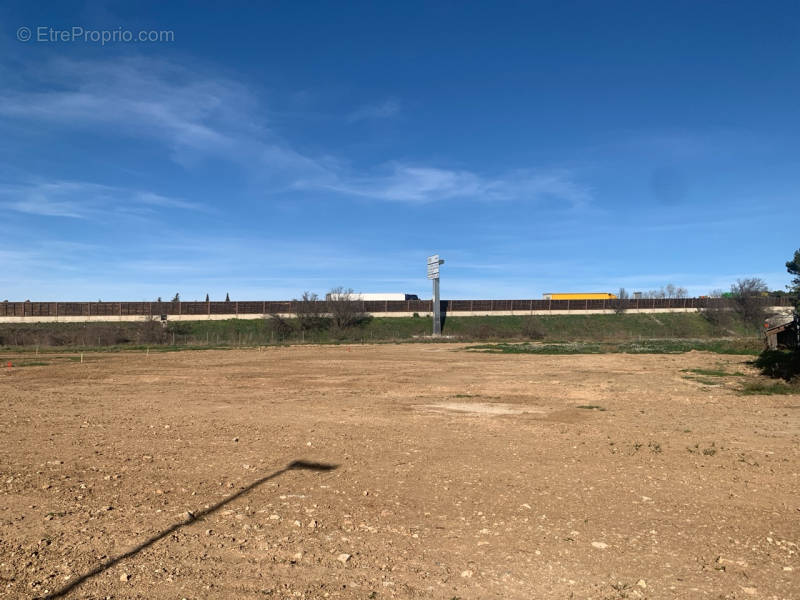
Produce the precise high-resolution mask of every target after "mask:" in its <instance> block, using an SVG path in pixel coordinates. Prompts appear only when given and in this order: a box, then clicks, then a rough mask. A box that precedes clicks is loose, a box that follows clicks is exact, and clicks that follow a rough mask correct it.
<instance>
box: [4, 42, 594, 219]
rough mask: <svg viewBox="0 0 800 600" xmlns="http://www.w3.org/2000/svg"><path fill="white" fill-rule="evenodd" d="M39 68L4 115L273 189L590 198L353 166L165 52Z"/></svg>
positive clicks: (581, 192) (466, 174) (408, 197)
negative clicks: (156, 151)
mask: <svg viewBox="0 0 800 600" xmlns="http://www.w3.org/2000/svg"><path fill="white" fill-rule="evenodd" d="M34 71H35V70H34ZM40 74H41V81H39V80H36V81H32V82H30V83H29V89H25V90H6V91H5V92H2V93H0V117H2V116H5V117H10V118H13V119H16V120H27V121H33V122H41V123H44V124H46V125H47V126H48V127H62V128H65V129H72V128H87V129H90V130H93V131H94V132H97V133H100V134H102V135H115V136H126V137H130V138H146V139H149V140H154V141H157V142H158V143H160V144H162V145H163V146H165V147H167V148H168V149H169V150H170V152H171V156H172V158H173V160H175V161H176V162H178V163H180V164H182V165H184V166H191V164H192V163H193V161H194V160H196V159H198V158H202V157H213V158H214V159H215V160H224V161H226V162H234V163H237V164H239V165H241V166H243V167H245V168H246V169H247V170H248V172H249V173H250V174H251V176H252V177H253V178H254V179H256V180H264V181H265V185H267V186H268V188H269V191H271V192H285V191H291V190H302V191H309V190H314V191H317V192H334V193H336V194H337V195H339V196H351V197H356V198H361V199H373V200H378V201H392V202H403V203H409V204H426V203H431V202H439V201H447V200H451V199H459V200H479V201H497V200H505V201H510V200H519V201H542V200H548V199H551V200H556V201H559V202H561V203H563V204H564V205H566V206H570V207H575V206H578V205H583V204H586V203H588V202H589V201H590V199H591V194H590V191H589V189H588V188H586V187H585V186H582V185H580V184H579V183H578V182H577V181H576V180H575V178H574V176H573V175H572V174H570V173H568V172H566V171H563V170H562V171H550V172H547V171H543V170H533V169H522V170H511V171H508V172H505V173H501V174H496V175H489V174H479V173H476V172H472V171H470V170H465V169H463V170H458V169H448V168H442V167H438V166H432V165H426V164H424V163H419V164H413V165H412V164H405V163H399V162H393V163H388V164H378V165H367V166H360V167H355V166H353V165H351V164H350V163H349V161H348V160H347V159H346V158H343V157H336V156H330V155H326V156H310V155H308V154H307V153H304V152H302V151H300V150H298V149H297V148H296V147H294V145H293V144H292V143H291V142H290V141H288V140H287V139H286V138H285V137H283V136H280V135H278V134H276V133H275V132H274V131H273V130H272V129H271V128H270V127H268V126H267V122H268V114H269V112H268V110H267V109H266V107H265V106H264V103H263V102H261V101H260V100H259V98H258V96H257V95H256V94H255V93H254V92H253V91H251V90H250V89H249V88H248V87H247V86H246V85H244V84H242V83H239V82H237V81H235V80H232V79H230V78H220V77H218V76H216V75H212V74H208V73H205V72H203V71H200V70H191V69H188V68H186V67H182V66H177V65H174V64H172V63H169V62H166V61H162V60H153V59H145V58H141V57H140V58H128V59H124V60H119V61H114V62H110V61H73V60H68V59H59V60H57V61H54V62H52V63H50V64H48V65H45V66H44V67H43V68H42V69H41V72H40ZM44 80H46V82H47V86H46V87H43V88H42V85H43V82H44ZM40 88H41V89H40ZM399 110H400V103H399V101H397V100H393V99H392V100H387V101H385V102H383V103H380V104H376V105H368V106H364V107H361V108H359V109H357V110H356V111H354V112H353V113H352V114H351V115H350V116H349V117H348V120H350V121H359V120H363V119H375V118H388V117H392V116H394V115H396V114H397V113H398V112H399ZM173 206H177V205H175V204H174V202H173ZM15 208H16V209H17V210H21V211H27V212H31V213H34V212H35V213H37V214H47V215H53V216H72V217H79V216H82V214H83V212H82V211H81V210H79V207H78V206H76V205H74V204H72V203H70V202H63V201H54V200H53V199H51V198H47V197H39V198H36V199H35V200H34V199H28V200H25V201H20V202H17V203H16V204H15Z"/></svg>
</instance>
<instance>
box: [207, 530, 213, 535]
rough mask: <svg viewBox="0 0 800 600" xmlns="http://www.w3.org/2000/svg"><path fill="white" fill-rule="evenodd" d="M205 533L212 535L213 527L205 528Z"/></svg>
mask: <svg viewBox="0 0 800 600" xmlns="http://www.w3.org/2000/svg"><path fill="white" fill-rule="evenodd" d="M206 535H214V530H213V529H206Z"/></svg>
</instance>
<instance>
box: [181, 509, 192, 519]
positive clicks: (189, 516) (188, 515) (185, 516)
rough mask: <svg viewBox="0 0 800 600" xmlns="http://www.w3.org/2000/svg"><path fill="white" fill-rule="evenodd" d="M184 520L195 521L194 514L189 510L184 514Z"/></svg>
mask: <svg viewBox="0 0 800 600" xmlns="http://www.w3.org/2000/svg"><path fill="white" fill-rule="evenodd" d="M183 518H184V520H185V521H194V513H193V512H192V511H190V510H187V511H186V512H185V513H183Z"/></svg>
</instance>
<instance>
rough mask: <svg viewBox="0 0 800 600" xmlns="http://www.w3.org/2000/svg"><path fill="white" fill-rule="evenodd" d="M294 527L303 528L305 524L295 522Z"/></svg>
mask: <svg viewBox="0 0 800 600" xmlns="http://www.w3.org/2000/svg"><path fill="white" fill-rule="evenodd" d="M294 526H295V527H302V526H303V524H302V523H301V522H300V521H295V522H294Z"/></svg>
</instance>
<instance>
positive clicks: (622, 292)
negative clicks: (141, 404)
mask: <svg viewBox="0 0 800 600" xmlns="http://www.w3.org/2000/svg"><path fill="white" fill-rule="evenodd" d="M628 298H630V296H629V295H628V290H626V289H625V288H619V292H617V297H616V298H614V299H612V300H611V308H613V309H614V312H615V313H617V314H618V315H621V314H623V313H624V312H625V309H626V308H627V307H628Z"/></svg>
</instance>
